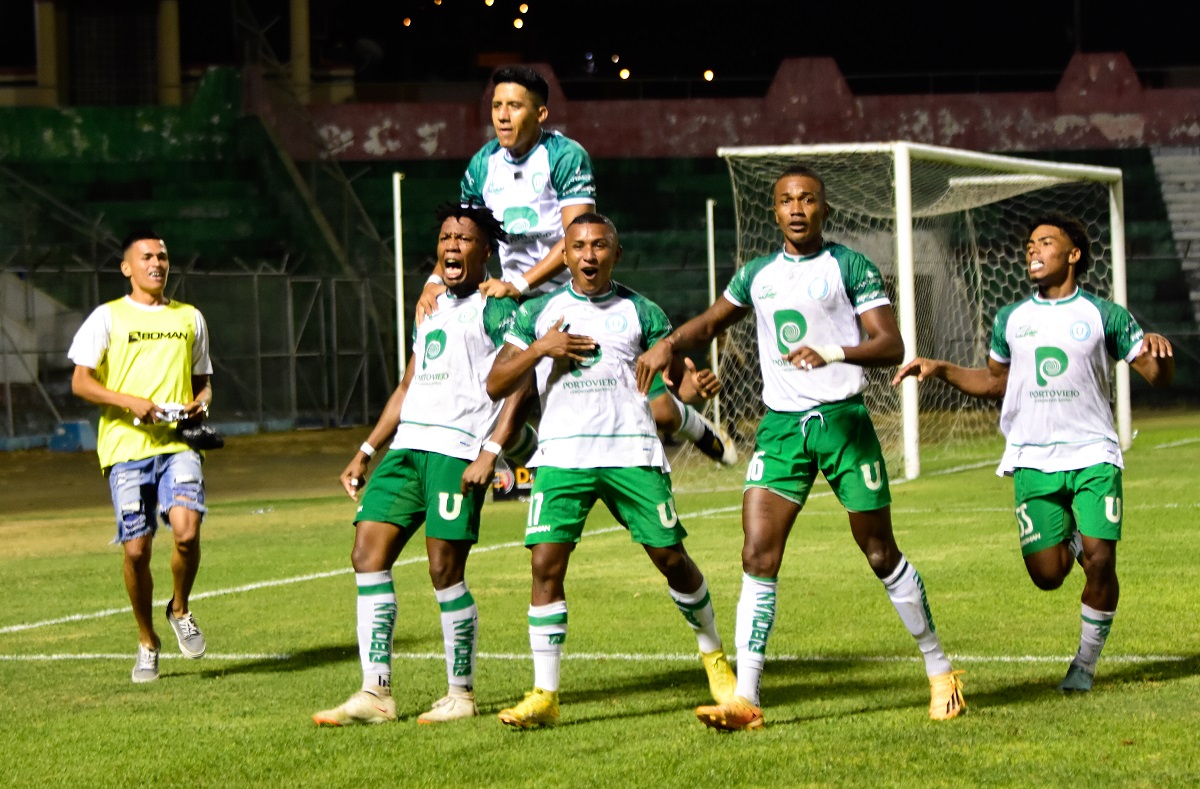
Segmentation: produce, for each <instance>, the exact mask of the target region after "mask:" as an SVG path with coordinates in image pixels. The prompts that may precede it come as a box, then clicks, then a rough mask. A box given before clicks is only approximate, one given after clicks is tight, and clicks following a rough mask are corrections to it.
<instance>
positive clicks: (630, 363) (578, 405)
mask: <svg viewBox="0 0 1200 789" xmlns="http://www.w3.org/2000/svg"><path fill="white" fill-rule="evenodd" d="M620 258H621V246H620V243H619V240H618V237H617V230H616V228H615V227H614V226H613V224H612V222H611V221H609V220H608V219H607V218H606V217H603V216H601V215H599V214H595V213H590V212H589V213H585V214H581V215H580V216H578V217H576V218H575V219H574V221H572V222H571V224H570V226H569V227H568V228H567V235H566V260H567V266H568V267H569V269H570V271H571V282H570V283H569V284H568V285H566V286H564V287H562V288H559V289H558V290H556V291H554V292H552V293H550V294H547V295H544V296H540V297H538V298H536V299H532V300H530V301H527V302H525V304H523V305H522V306H521V309H520V310H519V311H518V312H517V315H516V318H515V320H514V321H513V324H512V328H511V329H510V331H509V333H508V334H507V335H506V336H505V340H506V342H505V345H504V348H503V349H502V350H501V351H500V355H499V356H498V357H497V358H496V362H495V364H494V365H493V367H492V371H491V373H490V374H489V375H488V392H489V393H490V394H491V395H492V397H497V398H498V397H503V396H505V395H507V394H508V393H510V392H512V391H514V389H515V388H517V387H519V386H521V385H522V384H523V383H525V382H527V381H528V380H529V379H530V378H531V377H536V381H537V388H538V391H539V392H540V394H541V402H542V421H541V428H540V433H541V443H540V445H539V447H538V451H537V453H536V454H535V455H534V458H533V460H532V461H531V463H530V465H531V466H535V467H537V475H536V477H535V479H534V484H533V491H532V497H531V502H530V507H529V521H528V525H527V527H526V529H525V545H526V546H527V547H528V548H530V553H531V567H532V574H533V585H532V591H531V595H530V605H529V642H530V646H531V648H532V651H533V667H534V668H533V674H534V688H533V691H532V692H531V693H529V694H527V695H526V696H525V698H524V700H522V701H521V702H520V703H518V704H516V705H515V706H513V707H511V708H509V709H506V710H503V711H501V713H500V720H501V721H503V722H504V723H506V724H508V725H510V726H517V727H520V728H530V727H534V726H544V725H552V724H554V723H556V722H557V721H558V717H559V703H558V690H559V663H560V660H561V657H562V649H563V642H564V641H565V640H566V636H567V598H566V591H565V588H564V584H565V579H566V574H567V563H568V561H569V560H570V558H571V551H572V550H573V549H574V547H575V543H577V542H579V540H580V537H581V536H582V534H583V525H584V521H585V520H586V519H587V515H588V512H590V511H591V508H592V507H593V506H594V505H595V503H596V500H597V499H599V500H601V501H603V502H604V504H605V506H607V507H608V509H609V511H610V512H611V513H612V514H613V516H614V517H615V518H616V519H617V521H618V522H619V523H620V524H621V525H623V526H625V527H626V528H627V529H629V532H630V535H631V536H632V538H633V540H634V541H635V542H637V543H640V544H641V545H642V547H643V548H644V549H645V551H646V554H647V555H648V556H649V557H650V560H651V561H652V562H653V563H654V566H655V567H656V568H657V569H658V571H659V572H661V573H662V574H663V576H665V577H666V579H667V586H668V588H669V591H670V595H671V598H672V599H673V600H674V601H675V605H676V606H677V607H678V608H679V610H680V612H681V613H682V614H683V616H684V618H685V619H686V620H687V622H688V624H689V625H690V626H691V628H692V630H693V631H694V632H695V634H696V639H697V643H698V646H699V649H700V653H701V656H702V662H703V663H704V667H705V670H706V672H707V674H708V679H709V687H710V689H711V691H712V693H713V697H714V698H715V699H717V700H718V701H720V700H723V699H727V698H728V697H729V696H730V695H731V694H732V693H733V690H734V677H733V671H732V669H730V667H729V661H728V659H727V658H726V657H725V652H724V649H723V647H722V644H721V639H720V636H718V635H717V628H716V621H715V618H714V614H713V606H712V602H711V600H710V599H709V594H708V587H707V585H706V584H705V581H704V575H703V574H702V573H701V572H700V568H698V567H697V566H696V564H695V562H693V561H692V559H691V557H690V556H688V553H687V551H686V550H685V549H684V547H683V538H684V537H685V536H686V535H687V532H686V531H685V530H684V528H683V526H682V524H680V523H679V517H678V513H677V512H676V510H675V501H674V498H673V496H672V494H671V478H670V475H669V473H668V472H669V467H668V464H667V460H666V455H665V453H664V451H663V446H662V443H661V442H660V441H659V440H658V434H657V432H656V431H655V427H654V419H653V418H652V417H651V415H650V409H649V406H648V404H647V402H646V396H645V395H644V394H642V393H641V392H639V391H638V390H637V384H636V380H635V377H634V360H635V359H636V358H637V355H638V354H639V353H641V352H642V351H643V350H644V349H645V348H646V347H647V346H648V345H649V344H650V343H652V342H654V341H655V340H657V339H659V338H660V337H663V336H665V335H666V334H667V333H668V332H669V331H670V330H671V327H670V324H669V323H668V321H667V317H666V315H665V314H664V313H663V311H662V310H661V309H660V308H659V307H658V306H657V305H655V304H653V303H652V302H650V301H648V300H647V299H645V298H644V297H642V296H640V295H639V294H637V293H634V292H633V291H631V290H629V289H628V288H625V287H623V286H621V285H619V284H617V283H615V282H613V281H612V270H613V267H614V266H615V265H616V264H617V262H618V261H619V260H620Z"/></svg>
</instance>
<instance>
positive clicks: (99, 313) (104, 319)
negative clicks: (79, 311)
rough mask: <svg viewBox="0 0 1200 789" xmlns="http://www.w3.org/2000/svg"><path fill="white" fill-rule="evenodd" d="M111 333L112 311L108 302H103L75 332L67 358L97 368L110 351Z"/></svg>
mask: <svg viewBox="0 0 1200 789" xmlns="http://www.w3.org/2000/svg"><path fill="white" fill-rule="evenodd" d="M111 333H112V312H110V311H109V308H108V305H107V304H101V305H100V306H99V307H97V308H96V309H94V310H92V313H91V315H88V316H87V318H86V319H85V320H84V321H83V323H82V324H81V325H80V327H79V331H77V332H75V338H74V339H73V340H71V348H70V350H68V351H67V358H68V359H70V360H71V361H72V362H74V363H75V364H77V365H79V366H80V367H90V368H91V369H93V370H95V369H97V368H98V367H100V363H101V362H102V361H104V356H105V354H107V353H108V343H109V335H110V334H111Z"/></svg>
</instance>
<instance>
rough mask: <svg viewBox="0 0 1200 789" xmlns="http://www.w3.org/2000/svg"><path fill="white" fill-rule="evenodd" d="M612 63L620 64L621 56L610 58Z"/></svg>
mask: <svg viewBox="0 0 1200 789" xmlns="http://www.w3.org/2000/svg"><path fill="white" fill-rule="evenodd" d="M612 62H613V63H620V62H621V56H620V55H613V56H612Z"/></svg>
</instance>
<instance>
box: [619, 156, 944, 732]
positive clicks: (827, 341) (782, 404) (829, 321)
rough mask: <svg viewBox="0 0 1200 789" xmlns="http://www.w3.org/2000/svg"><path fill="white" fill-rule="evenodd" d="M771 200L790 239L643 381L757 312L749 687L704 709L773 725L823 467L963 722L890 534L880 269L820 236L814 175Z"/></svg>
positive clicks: (933, 712)
mask: <svg viewBox="0 0 1200 789" xmlns="http://www.w3.org/2000/svg"><path fill="white" fill-rule="evenodd" d="M773 198H774V215H775V221H776V223H777V224H778V225H779V229H780V230H781V231H782V232H783V248H782V249H780V250H779V251H778V252H775V253H772V254H770V255H766V256H764V257H760V258H757V259H755V260H752V261H750V262H749V263H747V264H746V265H745V266H743V267H742V268H740V269H739V270H738V271H737V272H736V273H735V274H734V276H733V279H732V281H731V282H730V283H729V286H728V287H727V288H726V289H725V292H724V294H723V295H722V296H721V297H719V298H718V299H717V300H716V301H715V302H714V303H713V304H712V306H710V307H709V308H708V309H707V310H706V311H705V312H704V313H702V314H701V315H699V316H698V317H696V318H693V319H692V320H690V321H688V322H687V323H685V324H684V325H683V326H681V327H679V328H678V329H676V330H675V331H674V332H672V333H671V334H670V335H668V336H667V337H665V338H664V339H663V340H661V341H660V342H658V343H657V344H655V346H654V347H653V348H651V349H650V350H649V351H648V352H647V353H645V354H643V355H642V357H641V358H640V359H639V360H638V384H639V386H640V387H641V388H642V391H645V389H646V387H647V386H648V385H649V383H650V380H651V377H652V376H653V375H654V374H655V373H656V372H658V371H659V370H665V369H667V368H668V366H669V365H670V364H671V361H672V357H673V356H674V354H675V353H678V352H682V351H686V350H690V349H692V348H697V347H702V346H703V345H704V344H706V343H708V342H709V341H710V340H711V339H712V338H713V337H715V336H717V335H718V334H720V333H722V332H724V331H725V330H726V329H728V328H729V327H730V326H732V325H733V324H734V323H736V322H737V321H738V320H740V319H741V318H743V317H744V316H746V315H747V314H749V313H750V312H751V311H753V312H754V313H755V316H756V320H757V327H758V349H759V363H760V365H761V367H762V377H763V401H764V402H765V403H766V405H767V408H768V409H769V410H768V412H767V414H766V416H764V417H763V418H762V421H761V422H760V424H759V427H758V435H757V439H756V447H755V452H754V455H753V457H752V458H751V460H750V464H749V466H748V467H747V469H746V488H745V492H744V493H743V498H742V530H743V532H744V533H745V542H744V544H743V547H742V569H743V573H744V574H743V576H742V594H741V598H740V600H739V601H738V608H737V611H738V614H737V630H736V637H737V663H738V670H737V695H736V697H735V698H734V699H732V700H730V701H728V702H727V703H724V704H718V705H716V706H710V707H700V708H698V709H697V710H696V714H697V716H698V717H699V718H700V719H701V720H702V721H703V722H704V723H705V724H706V725H708V726H710V727H713V728H716V729H724V730H738V729H757V728H760V727H762V726H763V714H762V710H761V708H760V706H759V682H760V679H761V676H762V672H763V665H764V661H765V659H766V652H767V640H768V637H769V636H770V634H771V631H772V629H773V628H774V627H775V620H776V593H777V589H778V577H779V568H780V565H781V564H782V562H783V553H784V548H785V547H786V545H787V540H788V536H789V534H790V533H791V530H792V526H793V525H794V524H795V521H796V516H797V515H799V514H800V510H801V508H802V507H803V506H804V502H805V500H806V499H807V498H808V494H809V491H810V490H811V488H812V484H813V481H814V479H815V478H816V475H817V472H820V473H822V474H824V475H825V478H826V479H827V480H828V481H829V484H830V486H831V487H832V488H833V492H834V494H835V495H836V496H837V497H838V501H840V502H841V504H842V506H843V507H845V508H846V512H847V515H848V516H849V519H850V532H851V534H852V535H853V536H854V540H855V542H856V543H857V544H858V547H859V549H861V550H862V552H863V554H864V555H865V556H866V559H867V562H868V564H870V566H871V570H872V571H873V572H874V573H875V575H876V576H878V577H879V579H880V581H882V582H883V587H884V589H885V590H886V592H887V595H888V597H889V598H890V599H891V601H892V605H894V606H895V608H896V611H897V613H899V614H900V619H901V621H903V623H904V625H905V627H906V628H907V629H908V631H909V632H910V633H912V635H913V637H914V638H916V641H917V645H918V646H919V648H920V650H921V653H922V655H924V658H925V671H926V673H927V674H928V675H929V679H930V690H931V701H930V707H929V715H930V717H931V718H934V719H938V720H942V719H947V718H953V717H955V716H957V715H958V714H959V712H961V711H962V709H963V706H964V705H963V698H962V689H961V688H962V683H961V681H960V680H959V678H958V676H957V674H958V672H954V671H953V670H952V668H951V665H950V660H949V659H948V658H947V657H946V653H945V651H943V649H942V645H941V642H940V640H939V639H938V636H937V633H936V632H935V630H934V624H933V617H932V616H931V614H930V612H929V606H928V603H927V601H926V598H925V587H924V584H923V583H922V581H921V576H920V575H918V574H917V571H916V569H915V568H914V567H913V566H912V564H911V563H910V562H909V561H908V560H907V559H906V558H905V556H904V554H903V553H901V551H900V548H899V547H897V545H896V540H895V538H894V536H893V534H892V520H891V511H890V503H891V495H890V493H889V491H888V477H887V468H886V466H885V465H884V460H883V453H882V451H881V449H880V446H879V439H878V438H877V437H876V434H875V428H874V425H873V424H872V423H871V417H870V415H869V414H868V413H867V409H866V406H865V405H864V403H863V397H862V390H863V387H864V386H865V376H864V373H863V369H862V368H864V367H884V366H888V365H892V364H896V363H898V362H899V361H900V360H901V358H902V357H903V354H904V345H903V342H902V341H901V339H900V331H899V329H898V327H897V325H896V316H895V313H893V312H892V307H891V304H890V303H889V301H888V298H887V296H886V294H885V293H884V288H883V280H882V279H881V278H880V275H879V271H878V269H876V267H875V265H874V264H873V263H871V261H869V260H868V259H867V258H865V257H863V256H862V255H861V254H859V253H857V252H855V251H853V250H851V249H848V248H847V247H844V246H842V245H840V244H835V243H830V242H826V241H825V239H824V237H823V236H822V226H823V223H824V221H825V219H826V217H828V215H829V206H828V204H827V203H826V202H825V184H824V182H823V181H822V180H821V178H820V177H819V176H818V175H817V174H816V173H815V172H813V171H812V170H810V169H808V168H807V167H803V166H799V165H797V166H793V167H789V168H788V169H786V170H785V171H784V172H783V173H782V174H781V175H780V176H779V178H778V180H776V182H775V186H774V193H773Z"/></svg>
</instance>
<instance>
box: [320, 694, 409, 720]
mask: <svg viewBox="0 0 1200 789" xmlns="http://www.w3.org/2000/svg"><path fill="white" fill-rule="evenodd" d="M312 719H313V723H315V724H317V725H318V726H350V725H353V724H357V723H390V722H392V721H394V720H396V700H395V699H393V698H392V697H391V696H376V695H375V694H374V693H368V692H367V691H365V690H360V691H359V692H358V693H355V694H354V695H353V696H351V697H350V698H349V699H347V700H346V702H345V703H344V704H342V705H341V706H338V707H334V708H333V709H330V710H321V711H320V712H317V713H314V714H313V716H312Z"/></svg>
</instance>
